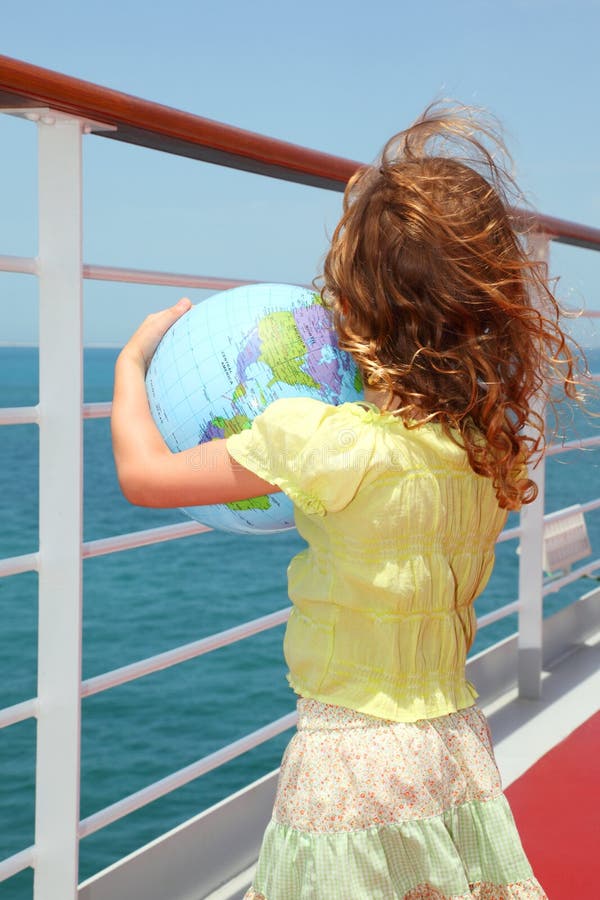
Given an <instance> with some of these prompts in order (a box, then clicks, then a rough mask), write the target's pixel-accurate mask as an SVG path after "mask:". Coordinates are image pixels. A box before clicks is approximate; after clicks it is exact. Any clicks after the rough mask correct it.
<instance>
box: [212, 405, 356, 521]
mask: <svg viewBox="0 0 600 900" xmlns="http://www.w3.org/2000/svg"><path fill="white" fill-rule="evenodd" d="M227 450H228V452H229V455H230V456H231V457H232V458H233V459H234V460H236V462H238V463H240V464H241V465H242V466H244V468H246V469H249V470H250V471H251V472H254V474H255V475H258V476H259V477H260V478H264V479H265V481H269V482H270V483H271V484H276V485H277V486H278V487H280V488H281V490H282V491H283V492H284V493H286V494H287V495H288V496H289V497H290V499H291V500H292V501H293V503H294V504H295V505H296V506H298V507H299V508H300V509H301V510H302V511H303V512H304V513H306V514H307V515H317V516H324V515H326V513H328V512H339V511H340V510H342V509H344V508H345V507H346V506H347V505H348V504H349V503H350V502H351V500H352V499H353V497H354V496H355V494H356V492H357V491H358V488H359V487H360V484H361V482H362V481H363V479H364V477H365V474H366V472H367V471H368V469H369V465H370V463H371V459H372V456H373V446H372V439H370V433H369V429H367V428H365V426H364V422H363V421H361V417H360V416H357V415H356V412H355V411H353V409H352V404H342V405H341V406H330V405H329V404H327V403H323V402H321V401H320V400H313V399H311V398H306V397H294V398H291V399H281V400H275V401H274V402H273V403H271V404H270V405H269V406H268V407H267V408H266V409H265V411H264V412H263V413H261V414H260V415H258V416H257V417H256V418H255V419H254V421H253V423H252V426H251V427H250V428H248V429H245V430H244V431H242V432H240V433H239V434H233V435H230V436H229V437H228V438H227Z"/></svg>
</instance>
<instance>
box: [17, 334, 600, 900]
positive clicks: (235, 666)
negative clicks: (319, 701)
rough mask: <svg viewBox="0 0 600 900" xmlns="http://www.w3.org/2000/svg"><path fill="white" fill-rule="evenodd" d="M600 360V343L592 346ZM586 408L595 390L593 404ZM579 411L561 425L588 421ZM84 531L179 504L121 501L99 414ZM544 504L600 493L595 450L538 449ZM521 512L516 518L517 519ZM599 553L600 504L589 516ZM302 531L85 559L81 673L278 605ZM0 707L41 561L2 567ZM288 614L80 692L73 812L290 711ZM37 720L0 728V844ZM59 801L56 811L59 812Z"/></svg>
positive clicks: (161, 517) (167, 517) (27, 788)
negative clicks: (544, 453)
mask: <svg viewBox="0 0 600 900" xmlns="http://www.w3.org/2000/svg"><path fill="white" fill-rule="evenodd" d="M116 355H117V351H115V350H107V349H93V350H92V349H89V350H86V351H85V400H86V401H89V402H91V401H104V400H110V399H111V396H112V378H113V368H114V362H115V359H116ZM590 367H591V368H592V370H593V371H600V353H598V351H596V352H595V353H591V354H590ZM36 402H37V350H36V349H34V348H0V405H2V406H20V405H30V404H34V403H36ZM595 405H596V407H597V406H598V404H595ZM599 422H600V420H596V421H594V420H590V419H588V418H587V417H582V416H581V415H580V414H578V413H576V414H575V416H574V420H573V422H571V423H570V425H569V428H568V433H567V437H568V438H571V437H575V436H582V435H587V434H591V433H597V431H598V428H599V427H600V425H599V424H598V423H599ZM84 429H85V430H84V442H85V499H84V503H85V506H84V540H86V541H87V540H94V539H97V538H103V537H109V536H111V535H116V534H121V533H125V532H130V531H134V530H138V529H144V528H151V527H155V526H158V525H165V524H169V523H174V522H177V521H181V520H182V519H183V518H184V517H183V516H182V515H181V514H180V513H179V512H178V511H176V510H172V511H171V510H149V509H139V508H136V507H133V506H131V505H130V504H129V503H127V501H126V500H125V499H124V498H123V497H122V495H121V493H120V490H119V487H118V483H117V479H116V474H115V469H114V464H113V459H112V452H111V444H110V428H109V422H108V420H89V421H86V423H85V425H84ZM37 453H38V435H37V427H36V426H34V425H19V426H14V427H10V428H2V429H1V430H0V478H1V489H0V558H3V557H8V556H13V555H17V554H24V553H30V552H32V551H34V550H36V549H37V547H38V535H37V491H38V472H37ZM547 471H548V477H547V483H548V484H547V509H548V510H549V511H551V510H553V509H558V508H561V507H563V506H568V505H571V504H573V503H576V502H585V501H586V500H591V499H593V498H595V497H597V496H599V495H600V470H599V466H598V456H597V453H596V451H578V452H574V453H569V454H565V455H564V456H562V457H560V458H553V459H550V460H548V463H547ZM515 521H516V520H515ZM588 530H589V533H590V539H591V541H592V547H593V552H594V556H597V555H598V553H599V551H600V511H599V512H598V513H596V514H594V513H592V514H589V515H588ZM302 546H303V542H302V540H301V539H300V538H299V536H298V535H297V534H296V532H288V533H285V534H281V535H271V536H235V535H229V534H219V533H216V532H211V533H208V534H204V535H197V536H195V537H190V538H185V539H182V540H178V541H171V542H167V543H164V544H157V545H154V546H152V547H146V548H140V549H137V550H131V551H127V552H123V553H116V554H111V555H108V556H104V557H99V558H97V559H91V560H86V561H84V563H83V579H84V590H83V593H84V598H83V611H84V625H83V676H84V678H87V677H90V676H93V675H97V674H100V673H102V672H105V671H108V670H110V669H113V668H116V667H118V666H122V665H126V664H127V663H131V662H134V661H136V660H138V659H142V658H144V657H146V656H149V655H152V654H155V653H159V652H161V651H164V650H168V649H170V648H172V647H175V646H177V645H179V644H182V643H187V642H189V641H193V640H197V639H199V638H201V637H204V636H206V635H209V634H211V633H213V632H215V631H219V630H222V629H225V628H228V627H231V626H233V625H235V624H239V623H240V622H242V621H246V620H249V619H252V618H255V617H256V616H260V615H264V614H266V613H268V612H271V611H274V610H277V609H281V608H282V607H284V606H286V605H287V602H288V601H287V592H286V568H287V565H288V562H289V560H290V558H291V557H292V555H293V554H294V553H296V552H298V551H299V550H300V549H301V548H302ZM515 550H516V542H515V541H510V542H508V543H505V544H501V545H499V546H498V551H497V562H496V567H495V570H494V573H493V575H492V577H491V579H490V582H489V585H488V587H487V588H486V590H485V592H484V593H483V594H482V596H481V597H480V598H479V599H478V600H477V603H476V610H477V612H478V614H480V615H481V614H483V613H485V612H488V611H490V610H492V609H495V608H496V607H498V606H501V605H504V604H506V603H509V602H511V601H512V600H514V599H516V596H517V556H516V552H515ZM593 586H594V582H593V581H591V580H585V581H584V582H583V584H582V583H581V582H578V583H576V584H574V585H573V586H571V587H569V588H567V589H565V590H563V591H561V592H560V593H558V594H551V595H550V596H549V597H547V598H546V600H545V607H544V614H545V615H549V614H551V613H552V612H554V611H556V610H557V609H559V608H561V607H562V606H564V605H566V604H567V603H569V602H571V601H572V600H573V599H574V598H575V597H577V596H579V595H580V594H581V593H584V592H585V591H586V590H589V589H591V588H592V587H593ZM0 616H1V620H0V621H1V623H2V628H1V630H0V707H4V706H6V705H10V704H13V703H18V702H20V701H23V700H26V699H28V698H29V697H32V696H34V695H35V692H36V617H37V575H36V574H35V573H25V574H22V575H16V576H11V577H10V578H3V579H0ZM515 629H516V616H511V617H509V618H507V619H504V620H502V621H501V622H497V623H494V624H493V625H491V626H488V627H487V628H485V629H482V630H481V631H480V632H479V634H478V635H477V638H476V641H475V645H474V647H473V649H472V651H471V652H472V654H473V653H477V652H479V651H481V650H482V649H484V648H485V647H487V646H489V645H490V644H492V643H494V642H496V641H497V640H499V639H500V638H503V637H505V636H507V635H509V634H511V633H513V632H514V631H515ZM282 637H283V626H280V627H278V628H275V629H272V630H271V631H268V632H266V633H263V634H260V635H257V636H255V637H252V638H248V639H246V640H244V641H241V642H239V643H237V644H234V645H233V646H230V647H226V648H223V649H221V650H217V651H215V652H213V653H210V654H208V655H206V656H204V657H201V658H200V659H197V660H193V661H190V662H187V663H184V664H182V665H179V666H176V667H174V668H172V669H170V670H168V671H166V672H160V673H156V674H155V675H150V676H147V677H145V678H142V679H140V680H138V681H136V682H134V683H132V684H128V685H124V686H122V687H118V688H114V689H112V690H110V691H107V692H105V693H103V694H100V695H97V696H95V697H91V698H88V699H86V700H84V702H83V713H82V782H81V816H82V817H85V816H88V815H90V814H92V813H93V812H96V811H97V810H99V809H101V808H103V807H104V806H106V805H108V804H110V803H113V802H115V801H117V800H119V799H121V798H122V797H124V796H126V795H128V794H130V793H132V792H133V791H136V790H139V789H141V788H143V787H145V786H146V785H148V784H150V783H152V782H153V781H155V780H157V779H159V778H162V777H164V776H166V775H168V774H169V773H171V772H172V771H175V770H176V769H178V768H180V767H182V766H185V765H188V764H190V763H192V762H194V761H195V760H197V759H199V758H200V757H202V756H204V755H206V754H208V753H211V752H213V751H215V750H217V749H218V748H220V747H222V746H224V745H225V744H227V743H229V742H230V741H233V740H236V739H237V738H240V737H242V736H243V735H244V734H246V733H247V732H249V731H252V730H254V729H256V728H259V727H260V726H262V725H266V724H267V723H268V722H270V721H271V720H273V719H275V718H277V717H279V716H282V715H284V714H285V713H287V712H290V711H292V710H293V709H294V707H295V696H294V694H293V693H292V691H291V690H290V689H289V687H288V685H287V682H286V681H285V671H286V668H285V665H284V662H283V656H282V648H281V644H282ZM35 736H36V735H35V723H34V721H27V722H23V723H20V724H18V725H13V726H12V727H10V728H8V729H3V730H2V731H0V859H3V858H4V857H5V856H8V855H10V854H12V853H16V852H18V851H19V850H21V849H23V848H24V847H26V846H28V845H30V844H31V843H33V836H34V802H33V801H34V766H35ZM290 736H291V732H287V733H285V734H283V735H280V736H279V737H277V738H275V739H273V740H271V741H269V742H267V743H266V744H263V745H262V746H261V747H258V748H255V749H254V750H253V751H251V752H249V753H247V754H245V755H244V756H242V757H240V758H238V759H236V760H234V761H232V762H230V763H228V764H227V765H225V766H223V767H221V768H220V769H218V770H217V771H215V772H211V773H209V774H208V775H205V776H203V777H202V778H200V779H198V780H196V781H195V782H193V783H192V784H189V785H187V786H186V787H184V788H181V789H180V790H178V791H176V792H174V793H173V794H171V795H170V796H168V797H165V798H163V799H161V800H159V801H156V802H155V803H152V804H150V805H149V806H147V807H146V808H145V809H143V810H140V811H138V812H136V813H134V814H132V815H130V816H128V817H126V818H125V819H123V820H121V821H119V822H117V823H115V824H113V825H111V826H109V827H108V828H106V829H103V830H102V831H100V832H98V833H97V834H94V835H91V836H90V837H89V838H86V839H84V840H83V841H82V843H81V863H80V879H84V878H87V877H89V876H90V875H91V874H93V873H94V872H96V871H98V870H99V869H101V868H103V867H105V866H107V865H109V864H110V863H112V862H114V861H115V860H116V859H118V858H120V857H122V856H123V855H125V854H126V853H129V852H131V851H133V850H134V849H136V848H137V847H139V846H141V845H143V844H145V843H146V842H148V841H150V840H152V839H153V838H155V837H157V836H158V835H160V834H161V833H163V832H164V831H166V830H167V829H169V828H172V827H174V826H175V825H177V824H178V823H180V822H182V821H185V820H186V819H187V818H189V817H190V816H193V815H195V814H197V813H198V812H200V811H201V810H203V809H205V808H207V807H208V806H210V805H212V804H213V803H216V802H217V801H219V800H220V799H222V798H223V797H225V796H227V795H228V794H230V793H232V792H233V791H235V790H238V789H239V788H241V787H243V786H244V785H246V784H248V783H249V782H251V781H253V780H254V779H256V778H258V777H260V776H261V775H263V774H265V773H266V772H268V771H270V770H272V769H273V768H275V767H276V766H277V765H278V764H279V762H280V759H281V755H282V752H283V749H284V747H285V745H286V743H287V741H288V740H289V738H290ZM57 815H60V811H57ZM32 881H33V879H32V873H31V871H27V872H23V873H21V874H19V875H17V876H15V877H14V878H12V879H10V880H9V881H7V882H4V883H2V884H0V898H1V900H28V898H30V897H31V896H32Z"/></svg>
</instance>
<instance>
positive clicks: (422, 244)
mask: <svg viewBox="0 0 600 900" xmlns="http://www.w3.org/2000/svg"><path fill="white" fill-rule="evenodd" d="M507 163H511V159H510V157H509V155H508V153H507V151H506V148H505V146H504V143H503V141H502V138H501V136H500V131H499V127H498V125H497V123H496V120H494V119H493V118H492V117H491V116H489V115H485V114H484V113H483V112H482V111H481V110H474V109H472V108H469V107H465V106H453V107H448V106H447V105H446V104H440V103H436V104H432V105H431V106H430V107H428V108H427V110H426V111H425V112H424V114H423V115H422V116H421V117H420V118H419V119H418V120H417V121H416V122H415V123H414V125H412V126H411V127H410V128H408V129H406V130H405V131H402V132H400V133H399V134H397V135H395V136H394V137H392V138H391V139H390V140H389V141H388V142H387V144H386V145H385V147H384V149H383V152H382V154H381V158H380V159H379V160H378V161H377V162H376V163H375V164H374V165H372V166H368V167H365V168H361V169H360V170H358V171H357V172H356V173H355V175H354V176H353V177H352V178H351V179H350V181H349V183H348V185H347V187H346V191H345V194H344V204H343V213H342V217H341V220H340V222H339V224H338V225H337V227H336V229H335V232H334V234H333V238H332V241H331V246H330V249H329V251H328V253H327V256H326V259H325V263H324V272H323V276H322V277H323V280H324V285H323V288H322V290H321V295H322V297H323V301H324V302H325V304H326V305H328V306H330V308H331V310H332V313H333V318H334V324H335V327H336V330H337V333H338V337H339V342H340V346H341V348H342V349H344V350H347V351H348V352H349V353H350V354H351V355H352V356H353V357H354V359H355V360H356V362H357V365H358V367H359V369H360V371H361V373H362V376H363V379H364V381H365V382H366V384H368V385H369V386H370V387H372V388H373V389H375V390H378V391H383V392H385V394H386V396H387V400H386V403H385V405H384V406H383V409H384V410H389V407H390V405H391V404H392V403H395V405H396V406H395V409H394V413H395V414H396V415H398V416H400V417H402V418H403V419H404V421H405V424H406V427H408V428H418V427H420V426H421V425H422V424H423V423H424V422H429V421H432V420H433V421H437V422H439V423H441V424H442V426H443V429H444V432H445V433H446V434H447V435H448V436H449V437H451V438H452V440H454V441H455V442H456V443H459V444H461V445H462V446H464V447H465V449H466V452H467V454H468V458H469V462H470V465H471V467H472V469H473V470H474V471H475V472H476V473H478V474H480V475H484V476H488V477H491V478H492V479H493V484H494V488H495V490H496V495H497V498H498V501H499V504H500V506H501V507H503V508H507V509H518V508H519V507H520V506H521V504H522V503H529V502H531V501H532V500H534V499H535V497H536V494H537V487H536V485H535V483H534V482H533V481H532V480H531V479H529V478H528V477H527V470H526V468H524V464H526V463H527V462H528V460H530V459H531V457H532V456H533V455H534V454H536V453H538V452H542V451H543V448H544V446H545V437H544V417H543V406H544V404H545V403H548V402H549V403H550V404H552V405H553V406H554V405H555V403H556V399H555V398H554V397H553V396H551V393H550V389H549V387H548V385H549V383H550V382H553V383H556V382H558V383H559V385H560V387H561V391H562V393H564V395H565V396H566V397H568V398H572V399H579V398H580V396H581V395H580V392H579V390H578V387H577V383H578V382H577V379H576V377H575V370H576V362H575V359H576V354H575V353H574V350H576V351H578V352H579V351H580V348H579V347H578V345H577V344H576V343H575V342H574V341H572V340H571V339H570V338H569V337H568V336H567V335H566V334H565V333H564V331H563V329H562V328H561V325H560V317H561V314H562V311H561V309H560V307H559V304H558V302H557V300H556V297H555V296H554V293H553V291H552V289H551V287H550V285H549V281H548V273H547V266H546V264H545V263H544V262H540V261H536V260H535V259H534V258H532V257H531V256H530V255H529V254H528V252H527V249H526V245H525V243H524V238H523V236H522V235H520V234H519V230H520V227H521V225H522V213H520V212H519V211H518V210H516V209H515V207H514V205H513V198H514V197H519V199H520V194H519V191H518V188H517V186H516V184H515V182H514V181H513V179H512V177H511V175H510V174H509V173H508V168H507ZM531 221H532V222H534V223H535V218H534V217H532V218H531ZM533 228H535V225H534V226H533ZM531 231H532V228H531V225H530V234H531ZM563 399H564V397H563ZM482 437H483V440H482Z"/></svg>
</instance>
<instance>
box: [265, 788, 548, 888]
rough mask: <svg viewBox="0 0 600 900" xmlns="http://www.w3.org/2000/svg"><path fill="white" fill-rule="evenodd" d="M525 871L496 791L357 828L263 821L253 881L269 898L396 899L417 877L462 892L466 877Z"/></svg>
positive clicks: (498, 880) (496, 877) (515, 877)
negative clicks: (432, 812) (423, 814)
mask: <svg viewBox="0 0 600 900" xmlns="http://www.w3.org/2000/svg"><path fill="white" fill-rule="evenodd" d="M532 876H533V872H532V870H531V866H530V865H529V862H528V860H527V857H526V856H525V853H524V851H523V847H522V845H521V841H520V839H519V835H518V832H517V829H516V826H515V823H514V819H513V816H512V813H511V810H510V807H509V805H508V801H507V800H506V797H505V796H504V794H501V795H500V796H498V797H495V798H494V799H492V800H487V801H478V800H472V801H470V802H468V803H463V804H461V805H460V806H457V807H455V808H453V809H449V810H446V811H445V812H444V813H443V814H441V815H439V816H431V817H429V818H423V819H415V820H412V821H407V822H403V823H402V824H399V825H385V826H381V827H373V828H367V829H364V830H361V831H345V832H327V833H323V832H321V833H307V832H302V831H298V830H297V829H294V828H291V827H290V826H287V825H280V824H278V823H277V822H275V821H271V822H270V823H269V825H268V826H267V830H266V832H265V836H264V839H263V845H262V849H261V853H260V858H259V861H258V866H257V870H256V874H255V877H254V881H253V888H254V890H255V891H256V892H258V893H259V895H260V894H264V896H265V897H266V898H269V900H304V898H315V897H323V898H327V900H349V898H354V897H356V898H370V900H371V898H373V900H375V898H377V900H396V898H398V897H404V896H405V895H406V894H409V893H410V891H411V890H414V889H415V888H417V886H419V885H423V884H426V885H430V886H431V888H433V889H434V890H437V891H438V892H439V894H440V895H442V896H445V897H462V896H467V897H469V896H471V893H470V889H469V885H470V884H473V883H478V882H484V883H488V884H489V883H491V884H495V885H499V886H500V885H509V884H511V883H515V882H523V881H527V880H529V879H530V878H532ZM539 897H540V898H543V897H545V894H544V893H543V891H542V892H541V893H540V894H539Z"/></svg>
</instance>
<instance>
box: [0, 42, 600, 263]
mask: <svg viewBox="0 0 600 900" xmlns="http://www.w3.org/2000/svg"><path fill="white" fill-rule="evenodd" d="M35 106H40V107H50V108H52V109H55V110H59V111H61V112H66V113H71V114H72V115H76V116H81V117H83V118H87V119H90V120H92V121H95V122H102V123H104V124H106V125H113V126H115V127H116V130H115V131H104V132H99V136H101V137H104V138H108V139H109V140H116V141H124V142H126V143H130V144H138V145H139V146H142V147H148V148H150V149H153V150H162V151H164V152H166V153H174V154H176V155H178V156H187V157H190V158H192V159H198V160H203V161H205V162H211V163H215V164H217V165H221V166H229V167H232V168H235V169H242V170H244V171H247V172H255V173H258V174H261V175H269V176H271V177H273V178H279V179H283V180H285V181H294V182H298V183H300V184H308V185H312V186H314V187H320V188H326V189H328V190H334V191H343V190H344V186H345V184H346V182H347V181H348V179H349V178H350V176H351V175H352V174H353V173H354V172H355V171H356V169H358V168H359V167H360V166H361V165H364V163H360V162H357V161H356V160H351V159H344V158H343V157H339V156H333V155H331V154H329V153H320V152H319V151H317V150H310V149H308V148H306V147H300V146H299V145H297V144H290V143H288V142H286V141H279V140H277V139H275V138H270V137H265V136H264V135H261V134H256V133H255V132H252V131H245V130H243V129H241V128H234V127H233V126H231V125H223V124H222V123H221V122H215V121H214V120H212V119H205V118H202V117H201V116H196V115H193V114H192V113H188V112H183V111H182V110H179V109H173V108H171V107H169V106H163V105H161V104H159V103H152V102H151V101H149V100H142V99H140V98H139V97H134V96H131V95H130V94H124V93H121V92H120V91H114V90H112V89H110V88H105V87H101V86H100V85H97V84H93V83H91V82H89V81H82V80H81V79H79V78H71V77H70V76H68V75H62V74H60V73H59V72H53V71H52V70H50V69H43V68H40V67H39V66H34V65H31V64H30V63H26V62H22V61H21V60H17V59H12V58H11V57H8V56H2V55H0V108H2V107H4V108H9V109H15V108H19V107H35ZM514 212H515V213H516V215H517V217H518V218H519V221H520V224H521V227H523V228H524V229H529V228H533V229H536V230H539V231H543V232H544V233H546V234H547V235H548V236H549V237H551V238H552V239H553V240H555V241H558V242H561V243H563V244H573V245H575V246H577V247H585V248H587V249H590V250H600V228H591V227H589V226H586V225H579V224H577V223H575V222H568V221H564V220H563V219H556V218H554V217H553V216H544V215H541V214H539V213H531V212H527V211H524V210H515V211H514Z"/></svg>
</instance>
